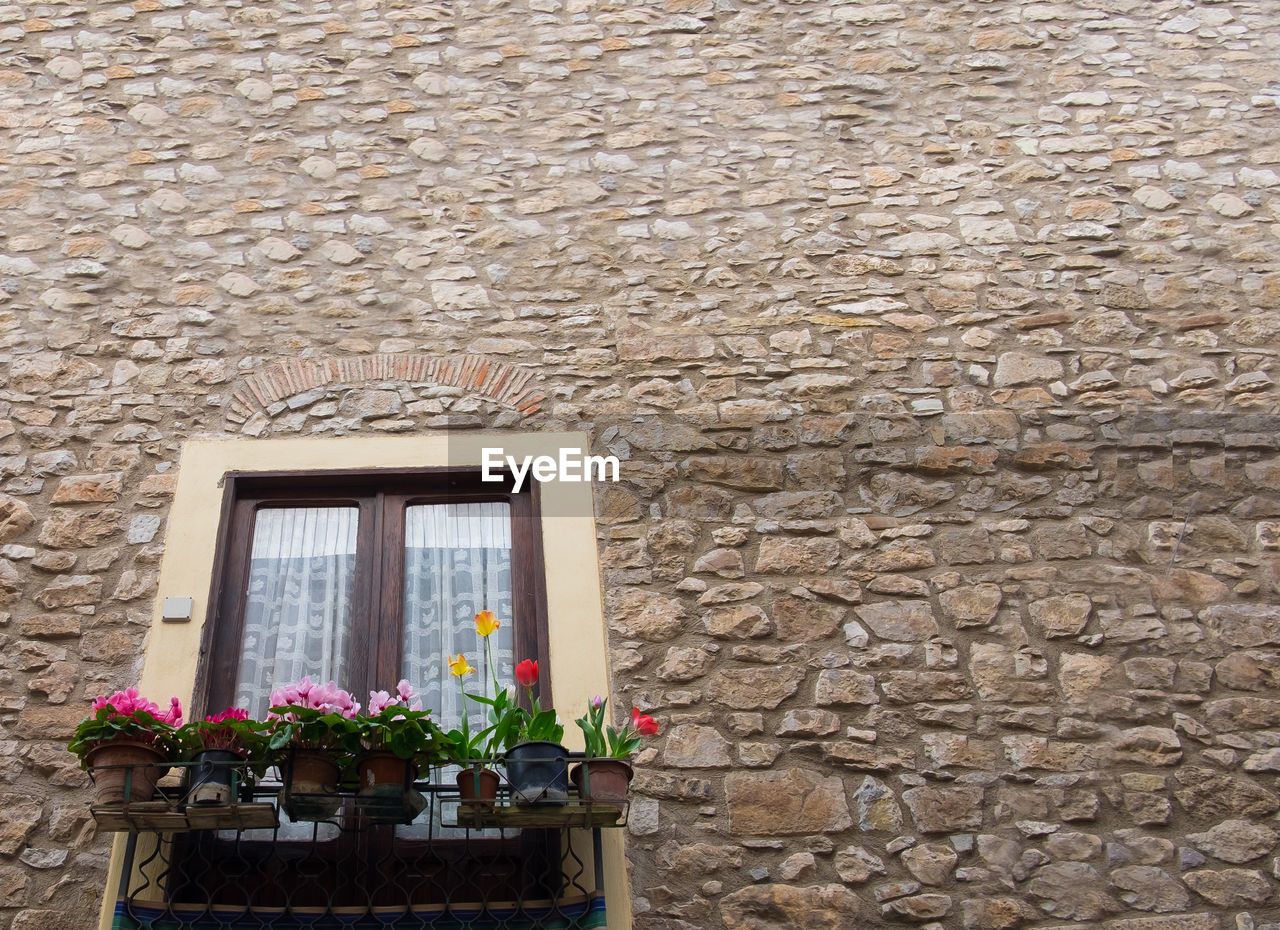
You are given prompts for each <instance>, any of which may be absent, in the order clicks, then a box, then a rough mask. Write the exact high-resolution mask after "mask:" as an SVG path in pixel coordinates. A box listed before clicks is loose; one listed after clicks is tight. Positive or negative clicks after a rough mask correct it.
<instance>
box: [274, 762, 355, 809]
mask: <svg viewBox="0 0 1280 930" xmlns="http://www.w3.org/2000/svg"><path fill="white" fill-rule="evenodd" d="M341 776H342V772H341V770H340V769H339V768H338V764H337V763H336V762H334V761H333V756H332V755H330V754H329V753H327V752H324V751H321V750H307V749H303V750H298V751H296V752H294V753H293V755H292V756H291V757H290V758H289V761H288V764H287V765H286V766H285V774H284V791H283V792H282V793H283V795H284V799H285V805H284V806H285V811H286V812H287V813H288V814H289V817H290V818H292V819H293V820H328V819H329V818H330V817H332V816H333V815H334V814H336V813H337V812H338V808H340V807H341V806H342V798H341V797H339V795H338V780H339V779H340V778H341Z"/></svg>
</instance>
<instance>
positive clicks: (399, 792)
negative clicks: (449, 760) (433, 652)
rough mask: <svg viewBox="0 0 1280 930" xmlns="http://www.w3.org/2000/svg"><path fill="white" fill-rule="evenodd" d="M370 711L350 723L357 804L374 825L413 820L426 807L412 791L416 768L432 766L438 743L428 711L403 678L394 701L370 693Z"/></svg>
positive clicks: (382, 692) (420, 796) (418, 794)
mask: <svg viewBox="0 0 1280 930" xmlns="http://www.w3.org/2000/svg"><path fill="white" fill-rule="evenodd" d="M368 710H369V713H368V714H364V715H359V716H357V717H355V718H354V720H355V727H354V730H353V735H354V737H355V739H356V741H357V743H358V749H357V750H356V761H355V766H356V775H357V777H358V780H359V784H360V787H359V790H358V791H357V804H358V805H359V806H360V807H361V808H362V809H364V811H365V813H366V815H367V816H369V817H370V818H371V819H374V820H379V821H390V822H399V821H402V820H412V819H413V818H414V817H415V816H417V815H418V814H419V813H421V811H422V810H423V808H425V807H426V800H425V799H424V798H423V797H422V795H421V794H420V793H418V792H417V791H415V790H414V789H413V781H414V779H415V778H416V777H417V773H418V766H419V764H420V763H421V764H426V765H430V764H431V762H432V761H433V760H434V759H433V756H434V750H435V749H436V747H437V745H438V742H439V740H438V737H437V735H436V733H437V729H436V726H435V724H434V723H432V722H431V711H429V710H423V708H422V701H421V700H419V699H418V697H417V695H416V694H414V691H413V686H412V685H410V684H409V682H408V681H406V680H404V679H402V680H401V681H400V683H399V684H397V685H396V693H395V695H394V696H393V695H391V694H390V693H389V692H386V691H370V692H369V707H368Z"/></svg>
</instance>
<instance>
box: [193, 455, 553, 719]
mask: <svg viewBox="0 0 1280 930" xmlns="http://www.w3.org/2000/svg"><path fill="white" fill-rule="evenodd" d="M512 484H513V480H512V478H511V476H510V475H509V474H504V475H503V481H502V482H501V483H496V482H493V481H481V472H480V469H478V468H447V467H434V468H419V469H403V468H399V469H384V468H372V469H354V470H321V471H265V472H238V471H232V472H228V473H227V474H226V475H225V477H224V480H223V494H222V509H221V514H220V519H219V521H218V540H217V548H216V555H215V558H214V566H213V578H212V582H211V587H210V592H209V600H208V604H209V616H208V620H207V622H206V623H205V627H204V630H203V634H202V638H201V645H200V654H199V658H198V661H197V666H196V679H195V689H194V692H193V694H192V701H191V717H192V719H198V718H199V717H200V716H203V715H205V714H208V713H216V712H217V711H218V710H221V709H222V708H223V707H226V706H228V705H229V704H231V703H233V698H234V690H235V684H236V674H237V670H238V665H239V655H240V649H241V645H242V642H243V631H244V615H243V594H244V591H245V587H246V583H247V578H248V570H249V556H250V549H251V545H252V532H251V528H252V517H253V513H254V512H255V511H256V510H257V509H258V508H260V507H262V506H264V505H268V504H286V505H288V504H297V505H299V506H303V505H322V504H328V505H332V504H354V505H355V506H357V507H359V508H360V511H361V513H360V519H359V527H358V530H357V550H356V552H357V556H356V558H357V563H356V575H355V584H356V587H355V595H354V598H355V603H354V605H353V617H355V616H357V615H359V613H360V611H362V610H364V611H367V616H369V617H370V618H371V620H370V625H369V626H368V627H367V629H368V630H369V632H370V633H371V637H370V638H371V639H372V640H373V641H375V642H377V643H378V644H379V648H377V649H376V650H370V649H368V648H367V645H368V641H369V640H366V638H365V637H359V636H357V637H353V650H352V655H351V660H350V661H351V668H352V672H353V680H352V681H351V682H340V683H339V684H341V685H342V686H343V687H346V688H347V689H348V690H349V691H352V693H353V694H357V695H360V694H361V693H363V692H367V691H368V690H369V689H371V688H376V687H384V688H385V687H387V684H386V682H388V681H390V683H391V684H394V682H395V681H398V680H399V678H400V677H401V676H400V674H399V669H400V667H401V665H400V660H401V654H400V650H401V645H402V638H403V629H402V625H401V617H400V615H399V612H398V608H399V607H400V606H402V604H403V580H404V556H403V553H404V525H403V512H404V511H403V506H405V505H408V504H414V503H447V502H448V503H471V502H482V501H504V502H507V503H508V504H509V505H510V508H511V511H510V512H511V563H512V564H511V578H512V614H513V618H520V619H519V620H518V621H514V620H513V621H512V622H513V628H514V635H515V640H514V655H515V656H516V657H518V658H532V659H536V660H538V661H539V668H540V669H545V670H546V671H545V672H544V674H543V676H542V678H541V681H540V688H539V696H540V699H541V701H542V703H543V705H545V706H554V698H553V697H552V692H551V687H552V683H551V677H550V662H549V652H550V650H549V634H548V628H547V590H546V574H545V564H544V559H543V546H542V532H541V506H540V498H541V494H540V489H539V485H538V483H537V482H536V481H527V482H526V485H525V487H523V488H522V489H521V490H520V491H519V492H515V491H513V490H512ZM388 514H390V519H389V520H388ZM388 524H389V525H388ZM375 577H376V578H377V579H378V581H379V583H378V584H376V585H375V584H374V583H373V579H374V578H375ZM501 619H502V620H503V621H504V622H507V621H508V620H509V618H501ZM231 657H235V661H231V660H230V659H231ZM389 676H390V677H389ZM366 683H367V685H368V686H367V687H365V685H366ZM281 684H284V683H283V682H281Z"/></svg>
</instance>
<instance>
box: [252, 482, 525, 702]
mask: <svg viewBox="0 0 1280 930" xmlns="http://www.w3.org/2000/svg"><path fill="white" fill-rule="evenodd" d="M357 517H358V511H357V510H356V508H354V507H272V508H264V509H262V510H260V511H259V512H258V514H257V519H256V522H255V526H254V533H253V546H252V551H251V556H250V565H249V584H248V591H247V595H246V603H245V622H244V639H243V647H242V649H241V656H240V671H239V677H238V681H237V685H236V704H237V706H239V707H245V708H248V710H249V712H250V714H252V715H254V716H255V717H258V718H259V719H261V717H262V716H263V715H265V714H266V711H267V707H268V704H269V695H270V693H271V690H272V689H273V688H276V687H279V686H281V685H284V684H288V683H290V682H294V681H297V680H298V679H300V678H302V677H303V676H304V675H309V676H311V679H312V680H313V681H321V682H325V681H329V680H334V681H336V682H337V683H338V684H339V685H340V686H342V687H345V688H348V689H351V688H352V687H353V684H352V678H353V675H352V670H351V669H350V668H348V655H349V648H348V641H349V637H350V635H351V629H352V623H353V621H354V620H356V619H357V618H354V617H353V616H352V607H353V605H352V595H353V591H354V574H355V564H356V530H357ZM404 559H405V563H404V567H405V575H404V623H403V637H404V650H403V654H404V661H403V664H402V668H401V672H400V674H401V676H402V677H404V678H407V679H408V680H409V682H410V684H412V685H413V686H414V688H416V689H417V690H418V692H419V693H420V694H421V695H422V700H423V705H424V706H426V707H429V708H431V709H432V710H433V711H434V716H435V718H436V720H437V721H438V722H440V723H441V724H442V725H445V726H446V727H450V726H454V725H456V724H457V723H458V721H459V720H460V714H461V709H460V696H459V693H458V683H457V680H456V679H454V678H452V677H451V676H450V674H449V665H448V661H449V657H451V656H455V655H457V654H458V653H463V654H465V655H466V657H467V659H468V661H469V663H470V664H471V665H473V666H474V667H475V668H476V669H477V674H475V675H472V676H468V677H467V679H466V685H467V689H468V690H470V691H473V692H482V693H486V694H491V693H492V691H493V686H492V684H491V682H492V679H493V675H492V674H491V671H490V669H489V667H488V665H487V664H486V657H485V652H484V641H483V640H482V639H481V638H480V637H479V636H478V635H477V634H476V630H475V615H476V613H478V612H479V611H481V610H486V609H487V610H492V611H493V612H494V614H495V615H496V616H497V617H498V619H499V620H500V621H501V622H502V627H501V628H500V629H499V630H498V632H497V633H495V634H494V635H493V636H492V637H491V647H492V654H493V660H494V663H495V665H496V667H497V677H498V680H499V681H500V683H501V684H503V685H506V684H508V683H510V682H511V681H512V678H513V665H514V659H513V656H512V644H513V641H514V640H513V636H512V623H511V518H510V511H509V507H508V505H507V504H506V503H504V502H492V503H466V504H424V505H413V506H410V507H408V508H406V512H405V552H404ZM361 626H363V624H361ZM395 684H396V682H395V681H385V682H375V683H373V686H374V687H375V688H381V689H386V690H391V689H393V688H394V687H395ZM356 699H357V700H359V701H360V702H361V703H362V704H364V703H366V702H367V699H368V694H367V692H366V693H358V694H356ZM470 711H471V714H472V722H473V724H476V725H478V726H483V719H484V718H483V714H482V713H481V712H480V711H478V710H476V708H475V705H474V704H472V705H471V708H470Z"/></svg>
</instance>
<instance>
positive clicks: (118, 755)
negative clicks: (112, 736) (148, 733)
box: [85, 740, 166, 804]
mask: <svg viewBox="0 0 1280 930" xmlns="http://www.w3.org/2000/svg"><path fill="white" fill-rule="evenodd" d="M164 761H165V758H164V754H163V753H162V752H160V751H159V750H157V749H156V748H155V747H154V746H148V745H147V744H146V743H135V742H132V741H130V740H111V741H110V742H106V743H103V744H101V745H100V746H95V747H94V748H93V749H90V750H89V752H88V753H87V754H86V755H85V763H86V764H87V765H88V766H89V769H90V771H91V772H92V773H93V803H94V804H126V803H134V802H137V801H150V800H151V796H152V795H154V794H155V793H156V782H158V781H160V779H161V777H162V776H163V775H164V774H165V771H166V770H165V768H164V767H163V766H162V765H161V763H163V762H164ZM126 787H127V789H128V792H129V793H128V796H127V797H126V795H125V790H126Z"/></svg>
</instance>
